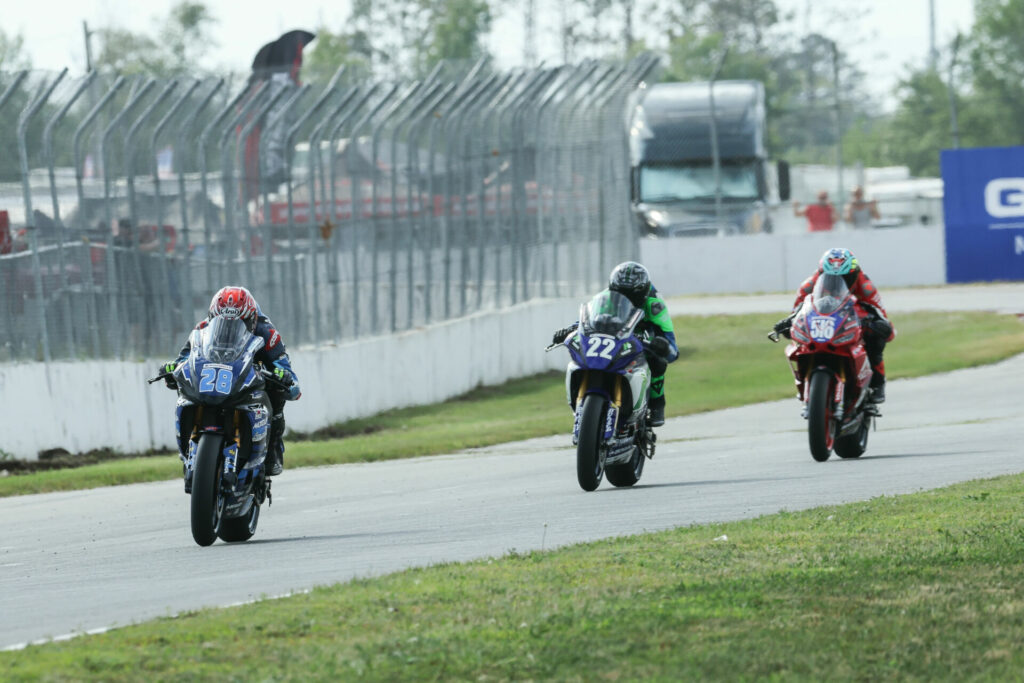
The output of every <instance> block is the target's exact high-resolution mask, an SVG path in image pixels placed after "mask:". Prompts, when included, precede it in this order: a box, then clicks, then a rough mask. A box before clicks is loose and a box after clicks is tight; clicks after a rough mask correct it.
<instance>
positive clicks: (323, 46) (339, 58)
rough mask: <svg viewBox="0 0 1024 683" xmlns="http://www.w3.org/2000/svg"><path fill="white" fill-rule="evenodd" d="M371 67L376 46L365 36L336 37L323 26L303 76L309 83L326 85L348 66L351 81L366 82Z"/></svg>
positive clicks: (340, 35)
mask: <svg viewBox="0 0 1024 683" xmlns="http://www.w3.org/2000/svg"><path fill="white" fill-rule="evenodd" d="M372 64H373V46H372V45H371V44H370V40H369V38H368V37H367V35H366V34H365V33H363V32H361V31H353V32H350V33H334V32H332V31H331V30H330V29H328V28H327V27H325V26H321V27H320V28H318V29H317V30H316V40H314V41H313V45H312V47H311V48H309V50H308V51H307V52H306V54H305V57H304V58H303V61H302V73H303V78H304V79H305V80H307V81H314V82H326V81H327V80H328V79H330V78H331V76H333V75H334V72H335V71H337V70H338V67H339V66H345V69H346V72H347V75H348V76H349V77H354V78H366V77H368V76H369V75H370V74H371V66H372Z"/></svg>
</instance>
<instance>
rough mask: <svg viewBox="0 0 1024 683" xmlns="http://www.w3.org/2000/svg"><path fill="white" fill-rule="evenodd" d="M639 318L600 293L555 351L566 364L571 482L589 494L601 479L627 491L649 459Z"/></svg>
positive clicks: (647, 375)
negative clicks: (561, 351)
mask: <svg viewBox="0 0 1024 683" xmlns="http://www.w3.org/2000/svg"><path fill="white" fill-rule="evenodd" d="M643 319H644V313H643V311H642V310H640V309H639V308H637V307H636V306H634V305H633V303H632V302H631V301H630V300H629V299H628V298H626V297H625V296H624V295H622V294H620V293H619V292H613V291H610V290H605V291H603V292H601V293H600V294H598V295H597V296H595V297H594V298H593V299H591V300H590V301H589V302H587V303H586V304H584V305H583V306H582V307H581V309H580V317H579V323H578V326H577V328H576V331H575V332H574V333H573V334H570V335H569V336H568V337H566V339H565V341H564V342H562V343H561V344H552V345H551V346H549V347H547V350H548V351H550V350H551V349H554V348H556V347H558V346H565V347H566V348H568V349H569V355H570V356H571V357H572V358H571V360H570V361H569V367H568V368H567V369H566V373H565V390H566V398H567V399H568V401H569V406H570V407H571V408H572V410H573V413H574V415H575V423H574V425H573V437H572V440H573V443H574V444H575V445H576V478H577V480H578V481H579V484H580V488H582V489H583V490H584V491H593V490H594V489H596V488H597V487H598V486H599V485H600V484H601V480H602V478H603V477H604V476H606V475H607V477H608V481H609V482H610V483H611V484H612V485H613V486H633V485H634V484H636V483H637V482H638V481H639V480H640V475H641V474H642V473H643V469H644V462H645V460H646V459H647V458H652V457H654V443H655V440H656V437H655V434H654V431H653V430H652V429H651V427H650V423H649V414H648V413H649V411H648V407H647V392H648V389H649V388H650V386H651V371H650V368H649V367H648V365H647V358H646V357H645V356H644V343H645V342H647V341H650V340H649V339H646V338H645V335H644V334H642V333H638V332H637V326H638V325H639V324H640V322H641V321H642V320H643Z"/></svg>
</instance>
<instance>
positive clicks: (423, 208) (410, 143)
mask: <svg viewBox="0 0 1024 683" xmlns="http://www.w3.org/2000/svg"><path fill="white" fill-rule="evenodd" d="M456 89H457V87H456V85H455V84H454V83H449V84H448V85H447V86H445V87H444V88H443V89H442V90H441V92H439V93H438V94H437V95H436V96H435V97H434V98H433V100H431V101H430V102H427V103H426V106H424V107H423V111H422V113H421V114H420V117H419V119H418V120H415V121H414V123H413V125H412V126H411V127H410V128H409V133H408V135H407V137H406V140H407V144H406V152H407V156H408V158H407V160H406V162H407V163H406V165H407V166H408V167H409V178H408V179H407V181H406V186H405V187H406V200H405V204H406V209H405V210H406V216H407V221H406V223H407V225H408V226H409V244H408V251H407V259H406V284H407V289H408V291H407V297H408V300H409V302H408V309H409V318H408V324H407V325H406V328H407V329H411V328H412V327H413V325H415V318H414V315H413V313H414V305H413V304H414V300H415V289H416V288H415V287H414V281H415V268H414V260H415V257H416V250H415V249H414V247H416V246H419V248H420V251H421V256H422V259H423V268H424V298H423V309H424V321H426V320H429V319H430V285H431V260H432V259H433V249H434V240H433V238H432V236H431V235H429V234H428V233H427V222H426V220H425V219H426V216H427V212H428V207H430V210H432V209H433V206H432V204H433V195H431V196H430V197H429V198H427V200H426V201H424V197H423V191H422V183H423V178H422V174H421V173H420V148H419V139H420V137H421V136H422V135H423V127H424V123H426V122H427V121H432V120H437V117H438V116H440V115H441V114H440V112H439V111H437V108H438V107H440V106H441V105H442V104H443V103H444V101H445V100H446V99H447V98H448V97H449V96H450V95H451V94H452V93H453V92H454V91H455V90H456ZM414 178H415V184H416V196H415V201H416V202H418V204H419V209H418V211H417V212H416V214H415V216H416V218H418V220H416V218H414V214H413V203H414V197H413V179H414ZM428 183H429V178H428ZM424 236H425V237H426V239H420V238H421V237H424Z"/></svg>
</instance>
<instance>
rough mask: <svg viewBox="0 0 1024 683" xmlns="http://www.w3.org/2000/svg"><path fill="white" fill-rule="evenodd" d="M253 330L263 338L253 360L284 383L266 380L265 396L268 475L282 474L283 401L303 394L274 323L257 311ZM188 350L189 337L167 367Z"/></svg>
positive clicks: (185, 356) (203, 322)
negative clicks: (268, 406) (268, 402)
mask: <svg viewBox="0 0 1024 683" xmlns="http://www.w3.org/2000/svg"><path fill="white" fill-rule="evenodd" d="M208 324H209V319H206V320H201V321H200V322H199V323H198V324H197V325H196V327H195V329H197V330H201V329H203V328H204V327H206V326H207V325H208ZM252 333H253V334H254V335H255V336H257V337H260V338H261V339H263V348H262V349H260V350H259V351H257V352H256V356H255V361H256V362H258V363H261V364H262V365H263V367H265V368H266V369H267V370H269V371H270V372H271V373H273V374H274V376H275V377H276V378H277V379H278V380H279V381H280V382H282V383H283V384H285V385H287V386H281V385H279V384H277V383H273V382H267V383H266V389H265V391H266V392H267V398H269V399H270V407H271V412H272V413H273V415H272V417H271V419H270V443H269V445H268V452H267V454H268V461H269V462H268V464H267V474H268V475H269V476H274V475H278V474H281V472H282V471H283V469H284V439H283V437H284V429H285V421H284V403H285V401H295V400H297V399H298V398H299V397H300V396H301V395H302V391H301V389H300V388H299V378H298V377H297V376H296V374H295V371H294V370H292V364H291V360H290V359H289V358H288V352H287V349H286V348H285V344H284V340H283V339H282V338H281V334H280V333H279V332H278V331H277V329H275V328H274V323H272V322H271V321H270V318H268V317H267V316H265V315H263V314H262V313H259V314H258V315H257V317H256V324H255V326H254V328H253V330H252ZM191 350H192V340H191V336H190V337H189V339H187V340H186V341H185V345H184V346H182V347H181V351H179V352H178V358H177V360H175V361H174V362H173V363H168V366H177V365H178V364H180V363H181V362H182V361H184V360H185V359H186V358H188V355H189V353H190V352H191Z"/></svg>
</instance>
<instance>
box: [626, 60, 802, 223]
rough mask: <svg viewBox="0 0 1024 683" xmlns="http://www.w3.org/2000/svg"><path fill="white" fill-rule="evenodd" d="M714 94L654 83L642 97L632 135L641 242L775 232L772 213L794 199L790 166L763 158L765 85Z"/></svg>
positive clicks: (725, 84)
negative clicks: (792, 196) (790, 193)
mask: <svg viewBox="0 0 1024 683" xmlns="http://www.w3.org/2000/svg"><path fill="white" fill-rule="evenodd" d="M713 87H714V90H713V93H712V90H711V88H712V86H711V84H710V83H707V82H698V83H656V84H654V85H650V86H647V87H646V88H643V89H642V90H641V91H640V94H639V97H638V98H637V101H636V104H635V106H634V107H633V108H632V110H631V113H630V116H629V121H628V126H629V130H628V134H629V153H630V188H631V189H630V195H631V197H630V205H631V207H632V214H633V217H634V220H635V222H636V227H637V229H638V230H639V232H640V234H641V235H645V236H651V237H674V236H695V235H729V234H750V233H763V232H771V231H772V219H771V209H772V208H773V207H776V206H778V204H779V202H780V201H786V200H788V199H789V166H788V165H787V164H786V162H784V161H780V162H778V163H776V164H772V163H770V162H769V160H768V155H767V153H766V148H765V125H766V124H765V99H764V85H763V84H762V83H760V82H759V81H740V80H724V81H716V82H715V83H714V86H713ZM712 113H713V118H712ZM716 141H717V145H716V144H715V142H716ZM716 147H717V155H716ZM716 156H717V159H716ZM716 162H717V163H716ZM716 167H717V169H716Z"/></svg>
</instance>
